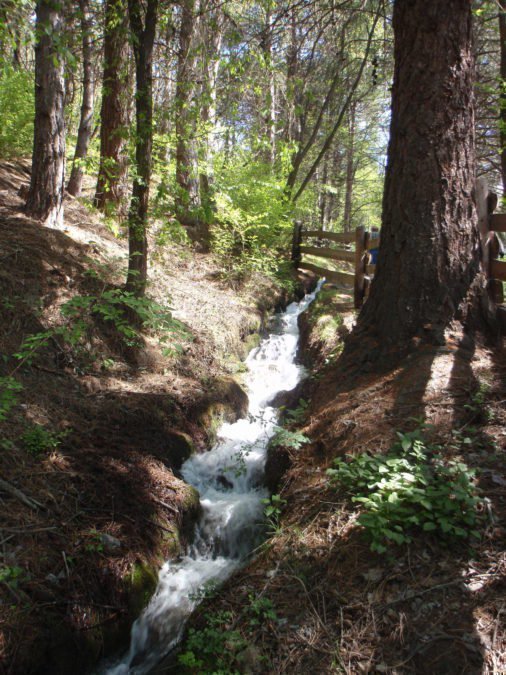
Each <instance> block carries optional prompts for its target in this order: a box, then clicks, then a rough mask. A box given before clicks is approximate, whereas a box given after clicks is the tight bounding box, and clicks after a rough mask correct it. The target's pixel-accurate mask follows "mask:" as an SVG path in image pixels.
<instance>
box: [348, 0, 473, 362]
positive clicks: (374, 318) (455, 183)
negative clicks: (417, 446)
mask: <svg viewBox="0 0 506 675" xmlns="http://www.w3.org/2000/svg"><path fill="white" fill-rule="evenodd" d="M393 25H394V35H395V74H394V85H393V93H392V120H391V128H390V144H389V148H388V165H387V173H386V182H385V191H384V198H383V216H382V223H383V225H382V230H381V246H380V251H379V259H378V265H377V274H376V276H375V279H374V281H373V283H372V288H371V294H370V298H369V300H368V301H367V302H366V304H365V306H364V309H363V311H362V313H361V315H360V317H359V325H358V327H357V329H358V330H357V331H356V332H355V336H357V335H360V334H361V333H362V334H363V332H364V331H368V332H369V333H371V334H372V335H374V336H375V337H376V338H378V339H379V345H380V350H387V351H388V349H390V350H391V349H392V347H393V349H394V351H396V352H398V353H401V352H402V351H403V350H404V349H405V348H409V347H410V345H411V341H412V339H413V338H422V340H426V341H429V342H436V343H439V344H440V343H442V342H443V341H444V331H445V329H446V327H447V326H448V324H449V322H450V321H452V319H453V318H454V317H456V316H459V317H461V314H462V311H463V310H464V309H465V308H466V307H467V306H468V305H467V300H468V297H469V291H470V289H471V287H472V286H473V285H475V286H476V290H477V292H478V293H479V292H481V288H482V285H483V283H482V282H483V278H482V276H481V275H480V240H479V233H478V227H477V215H476V208H475V204H474V201H473V193H474V187H475V148H474V100H473V80H474V60H473V50H472V34H471V33H472V31H471V0H447V1H446V2H444V3H442V2H440V1H439V0H397V2H396V3H395V5H394V16H393ZM480 284H481V285H480ZM352 342H353V338H352ZM415 342H416V341H415Z"/></svg>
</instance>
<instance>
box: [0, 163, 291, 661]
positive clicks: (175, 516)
mask: <svg viewBox="0 0 506 675" xmlns="http://www.w3.org/2000/svg"><path fill="white" fill-rule="evenodd" d="M27 180H28V175H27V173H26V170H25V168H24V167H23V165H7V164H4V165H2V166H1V167H0V250H1V258H2V269H1V270H0V297H1V301H0V351H1V353H2V356H3V357H4V358H3V360H2V363H1V365H0V377H1V378H5V377H7V376H10V375H12V376H13V377H14V378H15V382H16V383H17V384H16V387H18V388H17V389H13V388H12V387H11V386H10V385H9V386H8V387H6V383H7V381H6V380H5V379H3V380H1V384H2V392H3V393H4V394H5V392H7V394H6V396H7V397H8V398H9V401H8V404H7V406H5V405H4V408H3V410H6V414H5V418H4V419H2V420H1V425H2V427H1V434H2V435H1V444H2V451H1V453H0V475H1V478H2V479H3V480H4V481H7V483H8V485H6V486H4V488H1V489H0V498H1V499H2V512H1V514H0V529H1V541H2V547H1V550H0V553H1V555H2V561H1V567H0V572H1V575H2V576H1V578H0V597H1V604H0V621H1V631H2V632H1V635H0V659H1V664H2V669H3V671H4V672H7V673H30V672H38V673H52V674H55V673H68V672H70V671H71V670H72V672H83V671H85V670H86V668H87V667H89V666H90V665H91V664H92V663H94V662H96V660H97V658H98V657H99V656H100V655H101V654H103V652H104V650H105V651H110V650H112V649H114V648H116V647H118V646H120V645H122V644H126V643H127V641H128V632H129V627H130V624H131V621H132V619H133V618H135V617H136V616H137V615H138V613H139V612H140V610H141V609H142V607H143V606H144V605H145V604H146V602H147V600H148V598H149V596H150V594H151V592H152V590H153V589H154V587H155V584H156V580H157V572H158V569H159V567H160V566H161V564H162V562H163V561H164V560H165V559H167V558H169V557H170V556H174V555H177V554H178V553H179V552H180V550H181V545H182V544H184V541H185V539H186V538H187V534H188V532H189V530H191V528H192V525H193V523H194V522H195V519H196V517H197V515H198V512H199V504H198V497H197V494H196V492H195V491H194V490H193V488H190V487H189V486H188V485H186V483H184V481H182V480H181V478H180V477H179V473H178V471H179V467H180V466H181V464H182V462H183V461H184V460H185V459H186V458H187V457H188V456H189V455H190V454H191V453H192V452H194V451H195V450H203V449H205V448H207V447H208V446H209V444H210V443H212V441H213V439H214V434H215V431H216V428H217V426H218V425H219V424H220V423H221V422H222V421H223V420H229V421H233V420H235V419H237V417H238V416H240V415H242V414H244V411H245V410H246V408H247V397H246V395H245V394H244V391H243V390H242V388H241V386H240V384H239V382H238V381H240V375H241V370H242V366H241V359H242V358H244V356H245V355H246V354H247V353H248V351H249V349H250V348H251V346H252V344H253V341H254V340H256V339H258V338H257V336H258V333H259V331H261V329H262V326H263V324H264V320H265V318H266V316H267V315H268V314H269V312H271V311H273V310H274V309H275V308H276V307H278V306H281V305H283V304H285V303H286V301H287V299H288V296H287V292H286V290H283V289H282V288H280V287H279V286H276V285H275V284H274V283H272V282H270V281H268V280H266V279H265V278H262V277H259V276H256V277H252V278H251V279H249V280H246V281H245V283H244V284H242V286H241V287H240V288H239V289H232V288H231V287H230V286H229V285H227V284H226V283H224V282H223V281H220V274H219V272H220V268H219V264H218V263H217V261H215V260H214V259H213V258H212V256H203V255H200V256H199V255H196V256H194V255H193V254H191V259H190V253H189V251H188V250H186V249H185V248H184V247H178V246H177V245H172V246H171V251H170V252H167V251H164V250H161V249H157V248H156V246H155V242H154V241H152V242H151V245H152V250H153V251H154V252H155V255H153V256H152V259H151V262H150V276H151V279H152V280H153V283H152V286H151V287H150V294H151V295H152V296H153V297H154V298H156V299H158V300H159V301H167V299H170V303H171V306H172V307H173V309H174V314H175V316H177V318H178V319H179V320H180V321H182V322H183V323H184V324H185V326H186V327H187V329H188V331H189V337H188V336H177V337H176V338H175V339H173V340H172V343H174V342H175V343H177V348H178V351H177V353H176V354H175V355H172V356H171V355H168V356H167V355H166V354H164V351H163V348H162V347H163V346H162V345H160V343H159V338H160V337H163V336H162V335H161V334H160V332H159V331H157V330H154V331H153V332H152V333H151V334H145V335H144V336H143V340H142V344H141V345H139V346H136V347H131V346H128V345H125V342H124V340H123V339H122V338H121V335H119V334H118V331H117V326H116V327H115V326H114V325H113V326H111V323H110V321H107V320H104V318H103V316H102V318H100V317H98V316H97V315H96V313H95V314H93V313H91V314H90V316H88V317H87V319H86V321H87V322H86V327H85V330H84V332H83V335H82V336H81V339H80V341H79V343H78V344H77V345H74V346H72V345H69V344H68V342H66V341H65V340H63V339H61V336H60V335H59V334H58V332H57V331H58V328H59V327H61V326H62V325H64V324H65V321H66V320H65V318H64V317H62V314H61V309H62V306H63V305H64V304H65V303H68V302H69V301H75V299H76V298H83V297H84V298H90V297H91V298H93V299H94V300H93V302H96V299H97V298H100V297H102V296H103V294H104V291H112V292H113V293H114V292H116V290H117V289H119V288H120V285H121V283H122V279H123V274H124V265H125V260H126V252H127V249H126V242H125V241H124V240H121V239H117V238H115V237H114V236H112V234H111V233H110V232H109V231H108V230H107V228H106V227H105V224H104V222H103V221H102V220H101V219H100V218H99V217H97V216H96V215H95V214H94V213H92V212H89V211H88V210H86V209H85V208H84V207H83V206H82V205H81V204H80V203H79V202H77V201H75V200H69V201H68V202H67V205H66V214H67V215H66V224H65V229H64V231H57V230H50V229H47V228H42V227H41V226H40V225H39V224H38V223H36V222H33V221H31V220H29V219H27V218H26V217H25V215H24V213H23V211H22V200H21V198H20V197H19V196H18V190H19V188H20V186H22V185H26V182H27ZM301 292H302V291H301ZM113 323H114V322H113ZM55 329H56V332H55ZM41 333H46V334H47V338H45V339H44V344H43V346H42V347H41V348H40V349H37V350H36V352H35V354H34V355H31V354H25V357H26V358H22V359H20V358H17V357H15V356H14V354H16V353H18V354H19V351H20V345H21V344H22V343H23V341H24V340H25V338H26V337H27V336H30V335H34V334H37V335H41ZM19 387H21V388H19ZM2 403H3V404H5V399H2ZM11 404H12V405H11ZM12 488H14V489H15V490H18V492H17V493H16V492H14V491H13V490H12Z"/></svg>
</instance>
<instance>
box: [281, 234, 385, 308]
mask: <svg viewBox="0 0 506 675" xmlns="http://www.w3.org/2000/svg"><path fill="white" fill-rule="evenodd" d="M305 240H309V242H310V245H309V246H306V245H305V244H304V243H303V242H304V241H305ZM311 240H312V241H311ZM331 244H338V246H337V247H336V246H332V245H331ZM352 244H355V250H352V248H351V246H352ZM378 246H379V234H378V233H374V232H373V233H371V232H369V231H367V230H366V229H365V228H364V227H357V229H356V230H355V231H354V232H325V231H324V230H303V229H302V225H301V223H298V222H297V223H295V227H294V230H293V243H292V260H293V262H294V264H295V265H296V267H297V268H298V269H303V270H308V271H309V272H314V273H315V274H317V275H318V276H321V277H325V278H326V279H327V281H330V282H332V283H336V284H340V285H342V286H345V287H348V288H350V289H351V288H353V301H354V305H355V307H357V308H359V307H361V306H362V304H363V303H364V300H365V299H366V297H367V293H368V290H369V285H370V283H371V277H372V276H373V275H374V270H375V267H376V266H375V265H372V264H370V259H371V256H370V254H369V251H370V250H372V249H374V248H377V247H378ZM304 255H310V256H313V257H316V258H324V259H326V260H336V261H338V262H345V263H350V264H352V265H353V268H354V271H353V272H351V271H350V272H344V271H337V270H329V269H327V268H325V267H322V266H320V265H315V264H314V263H312V262H308V261H307V260H304V259H303V257H302V256H304Z"/></svg>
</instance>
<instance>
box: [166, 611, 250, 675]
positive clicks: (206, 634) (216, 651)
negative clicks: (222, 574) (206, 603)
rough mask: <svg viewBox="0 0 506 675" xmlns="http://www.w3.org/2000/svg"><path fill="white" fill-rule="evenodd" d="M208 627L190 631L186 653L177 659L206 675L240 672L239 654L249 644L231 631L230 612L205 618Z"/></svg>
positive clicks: (181, 663) (238, 633) (237, 632)
mask: <svg viewBox="0 0 506 675" xmlns="http://www.w3.org/2000/svg"><path fill="white" fill-rule="evenodd" d="M206 619H207V625H206V626H205V627H204V628H202V629H200V630H196V629H194V628H190V630H189V631H188V637H187V639H186V642H185V651H184V652H183V653H182V654H179V656H178V662H179V664H180V665H181V666H185V667H186V668H190V669H192V670H194V669H198V671H200V672H207V673H215V674H218V673H223V674H225V673H227V675H228V674H230V675H232V674H233V673H238V672H239V671H238V670H237V661H236V656H237V654H238V653H239V652H240V651H241V650H243V649H244V648H245V647H246V646H247V642H246V641H245V640H244V638H243V637H242V635H241V634H240V632H239V631H237V630H232V629H231V628H230V624H231V623H232V613H231V612H217V613H216V614H215V615H213V616H210V615H206Z"/></svg>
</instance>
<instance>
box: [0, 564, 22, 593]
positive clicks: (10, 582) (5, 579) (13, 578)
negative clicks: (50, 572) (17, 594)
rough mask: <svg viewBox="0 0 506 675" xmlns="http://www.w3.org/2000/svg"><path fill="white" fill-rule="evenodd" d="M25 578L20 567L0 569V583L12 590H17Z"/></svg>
mask: <svg viewBox="0 0 506 675" xmlns="http://www.w3.org/2000/svg"><path fill="white" fill-rule="evenodd" d="M26 578H27V575H26V572H25V570H24V569H23V568H22V567H16V566H14V567H11V566H7V567H0V583H2V584H7V586H9V588H11V589H13V590H15V589H17V588H18V586H19V584H20V582H22V581H24V580H25V579H26Z"/></svg>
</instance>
